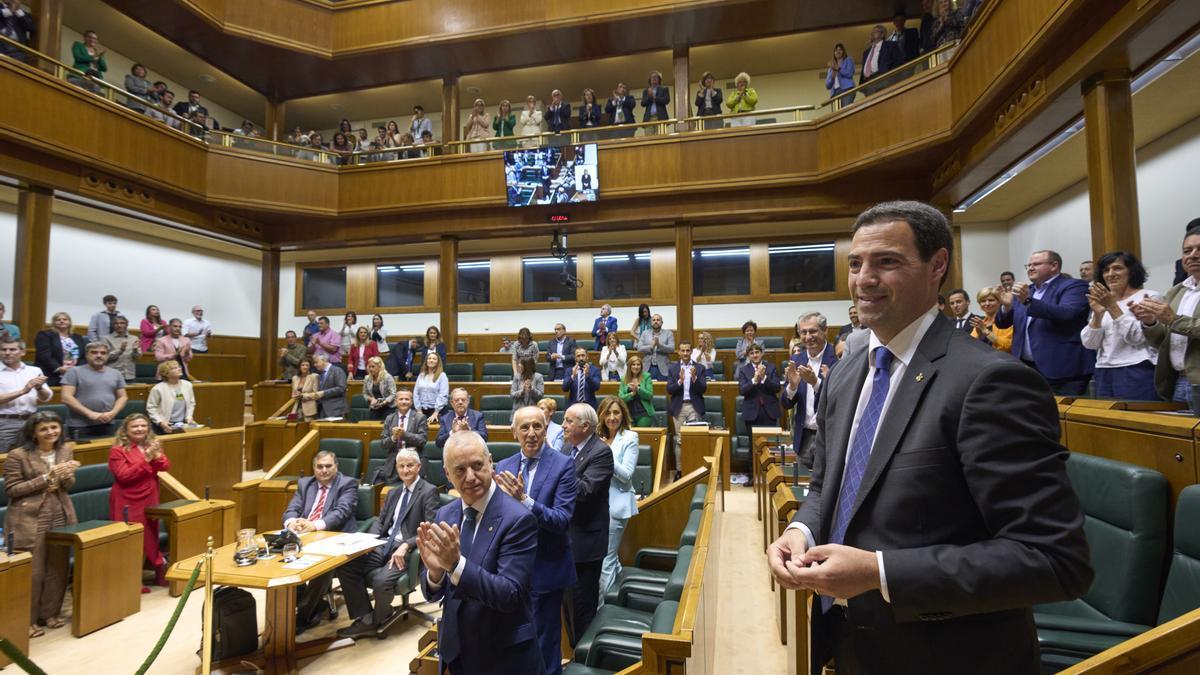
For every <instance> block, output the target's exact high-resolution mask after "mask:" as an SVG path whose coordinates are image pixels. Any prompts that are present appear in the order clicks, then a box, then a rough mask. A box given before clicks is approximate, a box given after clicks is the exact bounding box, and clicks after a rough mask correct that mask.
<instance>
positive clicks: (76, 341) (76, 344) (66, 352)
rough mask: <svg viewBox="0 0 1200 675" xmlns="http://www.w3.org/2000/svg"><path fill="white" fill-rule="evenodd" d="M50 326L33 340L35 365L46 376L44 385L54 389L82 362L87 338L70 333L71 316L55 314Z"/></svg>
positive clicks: (64, 313)
mask: <svg viewBox="0 0 1200 675" xmlns="http://www.w3.org/2000/svg"><path fill="white" fill-rule="evenodd" d="M50 325H51V326H52V327H51V328H48V329H46V330H44V331H41V332H39V333H38V334H37V335H36V336H34V338H33V342H34V347H35V349H36V358H35V363H36V365H37V367H39V368H41V369H42V373H44V374H45V375H46V384H48V385H50V386H51V387H56V386H58V384H59V383H60V382H62V377H63V375H64V374H66V373H67V372H69V371H70V370H71V369H72V368H74V367H75V366H76V365H78V364H80V363H82V362H83V360H84V348H85V347H86V346H87V338H85V337H83V336H82V335H75V334H72V333H71V315H70V314H67V313H66V312H56V313H55V314H54V316H52V317H50ZM105 357H106V358H107V354H106V355H105Z"/></svg>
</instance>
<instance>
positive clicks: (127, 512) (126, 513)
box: [123, 505, 129, 525]
mask: <svg viewBox="0 0 1200 675" xmlns="http://www.w3.org/2000/svg"><path fill="white" fill-rule="evenodd" d="M123 511H124V515H125V524H126V525H128V524H129V506H128V505H126V506H125V508H124V509H123Z"/></svg>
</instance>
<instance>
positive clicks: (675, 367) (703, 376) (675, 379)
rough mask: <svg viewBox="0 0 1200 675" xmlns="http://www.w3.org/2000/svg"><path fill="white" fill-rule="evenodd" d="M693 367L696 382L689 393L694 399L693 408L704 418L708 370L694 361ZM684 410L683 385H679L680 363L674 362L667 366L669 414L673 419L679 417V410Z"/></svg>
mask: <svg viewBox="0 0 1200 675" xmlns="http://www.w3.org/2000/svg"><path fill="white" fill-rule="evenodd" d="M692 366H694V367H695V368H696V381H695V382H693V383H692V384H691V385H690V387H689V389H688V393H689V394H691V397H692V408H694V409H695V410H696V413H697V414H699V415H701V416H703V415H704V413H705V412H706V411H705V410H704V390H705V389H707V388H708V377H707V374H708V370H707V369H705V367H704V366H703V365H701V364H699V363H696V362H695V361H692ZM681 408H683V385H681V384H679V361H672V362H671V365H669V366H667V412H668V413H670V415H671V417H676V416H678V415H679V410H680V409H681Z"/></svg>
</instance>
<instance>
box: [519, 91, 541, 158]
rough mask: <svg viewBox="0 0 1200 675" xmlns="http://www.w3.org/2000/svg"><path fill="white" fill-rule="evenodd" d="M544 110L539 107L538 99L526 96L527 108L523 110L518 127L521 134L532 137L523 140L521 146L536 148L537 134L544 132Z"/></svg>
mask: <svg viewBox="0 0 1200 675" xmlns="http://www.w3.org/2000/svg"><path fill="white" fill-rule="evenodd" d="M542 118H543V115H542V111H541V110H539V109H538V107H537V99H535V98H534V97H533V96H526V97H525V109H524V110H522V111H521V122H520V126H519V127H518V131H519V135H520V136H528V137H530V138H529V139H528V140H525V141H522V142H521V147H525V148H536V147H537V146H538V141H539V139H538V138H536V136H537V135H538V134H540V133H542Z"/></svg>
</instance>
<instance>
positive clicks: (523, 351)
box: [510, 327, 538, 374]
mask: <svg viewBox="0 0 1200 675" xmlns="http://www.w3.org/2000/svg"><path fill="white" fill-rule="evenodd" d="M510 351H511V353H512V359H513V373H514V374H516V372H517V370H518V369H519V368H520V367H521V362H523V361H525V360H526V359H532V360H533V362H534V363H537V357H538V346H537V343H536V342H534V341H533V333H531V332H530V331H529V329H528V328H524V327H522V328H521V330H519V331H517V341H516V343H515V344H513V345H512V348H511V349H510Z"/></svg>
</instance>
